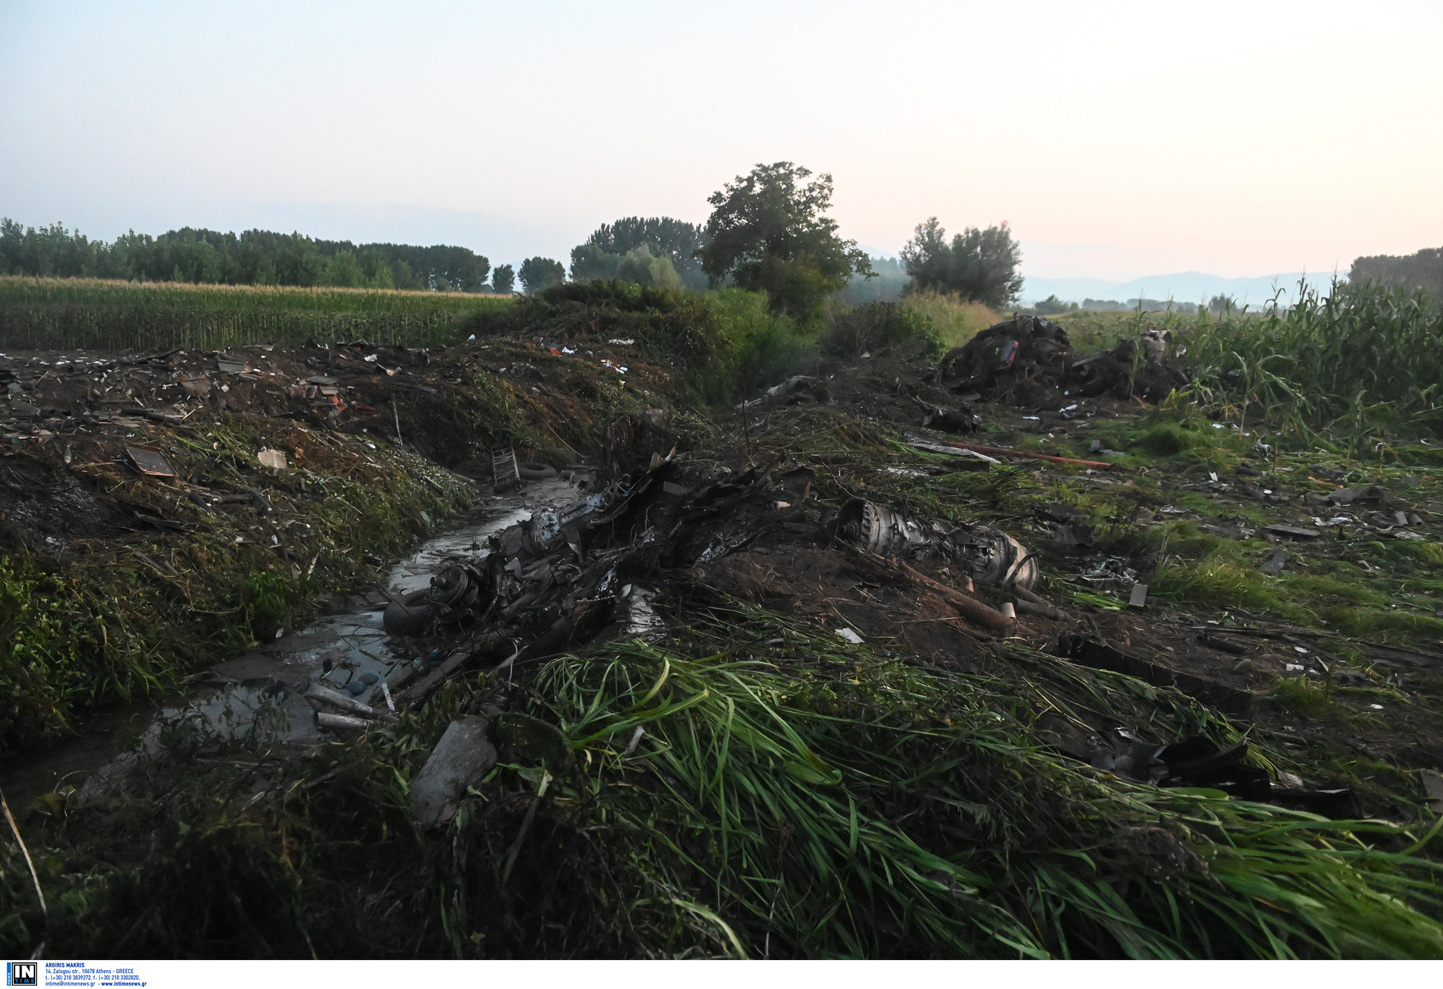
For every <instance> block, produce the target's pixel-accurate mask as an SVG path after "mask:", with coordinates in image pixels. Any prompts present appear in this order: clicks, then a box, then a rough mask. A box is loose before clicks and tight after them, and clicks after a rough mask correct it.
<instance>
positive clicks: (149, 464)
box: [125, 445, 178, 477]
mask: <svg viewBox="0 0 1443 989" xmlns="http://www.w3.org/2000/svg"><path fill="white" fill-rule="evenodd" d="M125 453H126V456H128V457H130V459H131V461H132V462H133V463H134V464H135V467H136V469H137V470H139V471H140V472H141V473H142V474H149V475H150V476H151V477H177V476H178V475H177V474H176V472H175V468H174V467H172V466H171V465H170V461H168V460H166V459H165V455H164V454H162V453H161V452H160V451H159V450H153V449H150V448H148V447H140V446H128V445H127V446H126V448H125Z"/></svg>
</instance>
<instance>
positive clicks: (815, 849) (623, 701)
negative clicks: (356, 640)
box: [534, 616, 1443, 958]
mask: <svg viewBox="0 0 1443 989" xmlns="http://www.w3.org/2000/svg"><path fill="white" fill-rule="evenodd" d="M758 617H760V616H758ZM783 631H784V633H785V634H784V641H785V642H786V647H787V650H788V651H790V652H791V655H792V657H793V658H792V659H790V660H785V659H777V658H768V657H766V656H764V655H762V656H758V655H756V654H755V653H753V654H752V655H748V650H747V647H746V646H745V645H743V644H741V643H740V642H738V644H737V645H736V646H735V647H734V648H733V649H731V650H728V651H726V652H723V653H719V654H713V655H705V656H700V657H687V656H683V655H680V654H677V653H674V652H662V651H659V650H656V649H654V648H651V647H648V646H645V645H643V644H641V643H631V644H621V645H611V646H607V647H603V648H602V649H601V650H600V651H599V652H597V653H596V654H593V655H592V656H590V657H588V658H587V659H585V660H580V659H576V658H572V657H567V658H562V659H559V660H556V661H553V662H552V663H551V664H550V665H549V666H548V667H547V668H546V669H545V670H544V671H543V672H542V673H541V675H540V677H539V678H538V680H537V681H536V683H535V684H534V688H535V694H534V696H536V697H537V698H540V699H544V703H545V704H546V705H547V706H548V707H550V709H551V714H552V716H553V717H555V718H556V719H557V720H559V722H560V724H561V725H562V727H563V729H564V730H565V731H566V732H567V734H568V736H569V737H570V739H571V742H572V746H573V748H574V749H575V750H576V752H577V755H578V765H579V766H580V767H581V768H580V772H581V775H580V777H579V778H571V779H564V780H563V781H562V784H561V785H562V786H563V787H564V788H565V790H566V792H567V793H568V797H567V798H565V799H566V802H568V803H574V804H575V805H576V806H577V807H578V810H579V811H580V812H581V813H582V815H583V818H582V819H583V820H584V821H586V822H587V826H588V827H593V828H598V829H600V830H601V832H602V833H604V834H606V835H608V836H609V838H610V841H611V845H612V857H611V860H610V861H611V868H612V869H613V870H614V871H613V874H614V875H615V876H618V877H621V879H622V885H623V886H624V887H627V888H626V890H625V894H624V895H627V896H629V897H630V898H631V899H630V901H629V902H627V903H626V904H625V906H624V908H625V909H626V910H627V912H628V915H629V916H630V917H631V918H632V922H633V923H634V924H635V925H636V926H637V927H638V928H640V929H646V930H651V931H653V933H654V937H655V948H656V950H658V951H662V952H664V951H668V950H675V947H674V944H675V943H676V942H677V941H678V938H680V941H681V943H685V944H690V945H694V944H696V943H697V942H698V941H709V942H710V943H711V944H712V945H713V946H714V950H715V951H716V952H717V953H718V954H731V955H741V956H753V957H755V956H777V957H1019V956H1021V957H1058V956H1060V957H1097V956H1114V957H1115V956H1119V955H1121V956H1127V957H1137V958H1175V957H1414V958H1418V957H1439V956H1443V925H1440V923H1439V922H1438V920H1437V916H1438V910H1439V909H1440V907H1443V890H1440V887H1439V885H1438V882H1437V870H1438V867H1437V866H1436V865H1434V864H1432V863H1430V862H1428V861H1427V860H1424V859H1421V858H1417V857H1414V856H1413V855H1412V854H1411V852H1410V849H1411V850H1413V851H1416V850H1417V848H1419V847H1421V844H1422V841H1420V840H1417V839H1418V836H1417V835H1414V834H1410V833H1408V832H1406V831H1403V830H1402V829H1399V828H1394V827H1391V826H1388V825H1384V824H1380V823H1361V822H1335V821H1326V820H1322V819H1320V818H1317V817H1315V816H1312V815H1308V814H1302V813H1298V812H1290V811H1284V810H1280V809H1277V808H1273V807H1267V806H1263V805H1254V804H1246V803H1242V802H1238V801H1232V800H1229V799H1227V798H1226V797H1225V796H1224V795H1223V794H1221V793H1217V792H1214V791H1178V790H1173V791H1168V790H1157V789H1154V788H1151V787H1142V786H1133V785H1130V784H1125V783H1121V782H1116V781H1109V780H1107V779H1098V778H1094V777H1093V775H1092V774H1090V773H1088V772H1087V771H1085V770H1083V769H1081V768H1080V767H1079V768H1073V766H1072V765H1069V764H1068V763H1067V762H1066V760H1064V759H1062V758H1061V757H1059V756H1058V755H1056V754H1055V753H1053V752H1050V751H1048V750H1046V749H1045V748H1043V747H1041V746H1039V745H1038V744H1037V742H1036V741H1035V740H1034V739H1033V737H1032V735H1031V732H1030V730H1029V728H1028V724H1029V721H1030V718H1031V717H1033V716H1035V715H1034V714H1033V713H1031V711H1030V708H1029V703H1028V701H1027V700H1025V699H1024V698H1020V697H1016V696H1009V695H1008V693H1006V692H1003V691H1000V690H998V689H997V685H994V684H992V683H990V682H989V681H988V680H986V679H985V678H983V677H978V676H964V675H948V674H943V673H939V672H936V671H931V670H920V669H917V668H915V667H909V666H906V665H904V664H902V663H899V662H895V661H891V660H885V659H881V658H876V657H871V656H869V655H866V654H865V653H864V652H862V651H861V650H858V651H855V652H851V651H844V650H843V649H842V648H841V647H838V646H837V645H836V644H835V643H831V642H829V641H827V640H826V639H824V638H823V637H821V636H817V635H816V634H815V633H808V632H807V631H806V630H804V629H802V628H800V627H796V626H789V627H787V628H785V629H784V630H783ZM733 638H736V636H735V635H734V636H733ZM742 638H745V635H743V636H742ZM795 657H802V659H801V661H800V662H798V661H797V659H796V658H795ZM829 671H830V672H829ZM1038 699H1039V700H1045V699H1046V698H1045V697H1042V698H1038ZM638 730H640V731H638ZM1435 830H1436V828H1435ZM1427 837H1428V836H1426V835H1425V836H1423V840H1426V839H1427ZM1374 840H1377V841H1379V842H1380V843H1381V844H1374V843H1372V842H1373V841H1374ZM1405 846H1407V847H1405ZM1385 849H1387V850H1385ZM628 884H630V885H629V887H628ZM683 931H685V932H688V933H686V934H685V935H682V934H681V933H680V932H683Z"/></svg>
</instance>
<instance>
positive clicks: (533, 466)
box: [516, 460, 556, 481]
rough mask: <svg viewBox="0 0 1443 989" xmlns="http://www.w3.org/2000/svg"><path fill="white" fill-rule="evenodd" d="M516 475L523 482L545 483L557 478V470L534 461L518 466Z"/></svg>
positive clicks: (525, 461) (527, 461) (523, 462)
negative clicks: (519, 476)
mask: <svg viewBox="0 0 1443 989" xmlns="http://www.w3.org/2000/svg"><path fill="white" fill-rule="evenodd" d="M516 473H518V474H520V475H521V480H523V481H545V480H548V479H550V478H553V477H555V476H556V468H555V467H551V466H549V465H547V464H542V463H537V462H536V461H534V460H524V461H522V462H521V463H519V464H517V465H516Z"/></svg>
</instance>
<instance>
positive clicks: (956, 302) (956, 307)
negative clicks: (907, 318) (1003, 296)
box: [902, 290, 1003, 349]
mask: <svg viewBox="0 0 1443 989" xmlns="http://www.w3.org/2000/svg"><path fill="white" fill-rule="evenodd" d="M902 305H903V307H904V308H906V309H910V310H911V311H912V312H914V313H917V314H918V315H921V316H925V317H927V319H929V320H931V321H932V326H933V327H934V328H935V330H936V332H937V336H938V338H939V339H940V340H941V342H942V346H943V348H944V349H951V348H952V347H960V346H962V345H963V344H964V343H966V342H967V341H968V340H971V339H972V338H973V337H974V336H976V335H977V334H978V333H980V332H981V331H982V330H985V329H987V327H989V326H992V325H993V324H995V323H999V322H1001V321H1002V319H1003V317H1002V315H1001V314H1000V313H998V312H997V311H996V310H995V309H989V308H988V307H987V306H984V305H983V304H982V303H980V302H968V301H966V300H965V299H963V298H962V297H961V296H959V295H956V294H955V293H954V294H947V293H943V292H937V291H933V290H928V291H925V292H914V293H912V294H911V295H908V296H905V297H904V298H903V299H902Z"/></svg>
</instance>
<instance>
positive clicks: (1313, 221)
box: [0, 0, 1443, 280]
mask: <svg viewBox="0 0 1443 989" xmlns="http://www.w3.org/2000/svg"><path fill="white" fill-rule="evenodd" d="M1440 124H1443V2H1439V0H1428V2H1417V3H1381V2H1372V3H1359V2H1357V0H1353V2H1350V3H1347V4H1342V3H1337V4H1334V3H1323V2H1317V0H1313V2H1306V3H1268V2H1265V0H1263V2H1259V0H1252V2H1247V3H1225V2H1208V3H1201V2H1193V3H1191V4H1187V5H1183V4H1177V3H1173V4H1165V3H1159V2H1157V0H1152V2H1147V3H1137V4H1125V3H1106V2H1103V3H1080V2H1066V3H1047V2H1032V3H1029V2H1019V0H1009V2H1006V3H1000V2H997V0H990V2H986V3H973V2H966V3H926V2H899V0H892V2H889V3H879V2H875V0H874V2H869V3H847V2H840V0H831V2H826V3H800V2H798V3H786V2H780V0H767V2H761V3H752V2H746V0H731V2H726V3H720V2H713V3H705V4H701V3H694V4H686V3H678V2H671V3H662V2H646V0H616V2H609V3H607V2H589V3H568V2H549V3H548V2H538V0H533V2H530V3H522V4H518V3H515V2H514V0H513V2H509V3H506V4H499V3H454V4H453V3H436V2H416V0H413V2H410V3H406V4H400V3H395V4H367V3H360V2H347V3H304V2H298V0H292V2H286V3H278V4H270V3H260V2H254V0H248V2H245V3H229V4H207V3H199V2H197V0H188V2H185V3H161V2H154V3H124V2H118V0H111V2H106V3H66V2H58V0H49V2H44V3H40V2H28V0H0V215H8V216H10V217H13V218H15V219H17V220H19V221H21V222H22V223H26V224H40V223H49V222H54V221H57V220H58V221H62V222H64V223H65V224H66V225H67V226H72V227H78V228H79V229H80V230H81V231H82V232H84V233H87V234H89V235H91V236H96V237H102V238H105V239H110V238H112V237H114V236H115V235H116V234H118V233H122V232H124V231H125V230H126V229H127V228H134V229H136V230H137V231H144V232H150V233H159V232H161V231H164V230H166V229H170V228H173V227H178V226H183V225H192V226H208V227H212V228H217V229H223V230H229V229H234V230H241V229H245V228H249V227H253V226H259V227H263V228H267V229H278V230H286V231H289V230H300V231H302V232H304V233H309V234H312V235H315V236H321V237H329V238H337V239H351V240H356V241H364V240H391V241H398V242H409V243H434V242H438V241H441V242H447V243H459V244H463V245H465V246H468V247H471V248H473V249H475V250H477V251H480V252H481V253H483V254H485V255H487V256H488V257H490V258H491V259H492V261H493V263H499V262H502V261H511V262H512V263H516V262H518V261H519V260H520V259H521V258H522V257H525V256H528V255H531V254H544V255H548V256H552V257H557V258H560V259H562V260H565V259H566V258H567V257H568V252H569V251H570V248H571V247H572V246H573V245H575V244H577V243H579V242H581V241H582V240H584V239H585V238H586V236H587V235H588V234H589V233H590V232H591V231H592V230H593V229H594V228H595V227H596V226H597V224H599V223H602V222H605V221H609V220H612V219H615V218H616V217H619V216H625V215H633V214H643V215H670V216H676V217H680V218H682V219H687V220H692V221H696V222H702V221H704V220H705V219H706V216H707V214H708V212H709V207H708V205H707V203H706V197H707V195H709V194H710V193H711V192H712V191H713V190H716V189H718V188H720V187H721V185H722V184H723V183H724V182H726V181H727V180H729V179H731V178H733V177H734V176H736V175H737V174H739V173H743V172H746V171H748V170H749V169H750V168H751V167H752V165H754V164H756V163H758V162H773V161H780V160H790V161H794V162H797V163H799V164H802V165H806V166H807V167H809V168H812V169H813V170H815V171H826V172H831V173H832V175H833V177H834V178H835V182H836V197H835V201H834V203H835V205H834V211H833V212H834V215H835V216H836V218H837V219H838V220H839V222H840V223H841V230H842V233H843V234H844V235H845V236H847V237H851V238H855V239H856V240H858V241H859V242H860V243H861V244H863V245H864V246H866V247H868V248H870V249H872V250H874V251H880V252H885V253H895V252H896V251H897V250H898V249H899V248H900V247H901V246H902V244H903V243H904V242H905V241H906V240H907V238H908V237H909V236H910V235H911V233H912V229H913V228H914V227H915V226H916V225H917V224H918V223H919V222H921V221H922V220H924V219H926V218H927V217H928V216H932V215H935V216H937V217H938V218H939V219H940V220H941V222H942V224H943V225H944V226H945V227H946V228H947V229H948V230H949V231H960V230H961V229H962V228H963V227H964V226H986V225H989V224H992V223H997V222H1000V221H1003V220H1006V221H1010V222H1011V224H1012V230H1013V233H1014V234H1015V235H1016V236H1017V237H1018V239H1019V240H1020V241H1021V242H1022V244H1023V248H1024V262H1023V267H1024V271H1025V272H1026V273H1027V274H1029V275H1032V276H1048V277H1066V276H1092V277H1100V278H1112V279H1118V280H1122V279H1127V278H1132V277H1135V276H1139V275H1144V274H1150V273H1158V272H1166V271H1178V270H1186V269H1197V270H1202V271H1208V272H1212V273H1215V274H1219V275H1225V276H1241V275H1263V274H1268V273H1272V272H1277V271H1295V270H1299V269H1306V270H1308V271H1327V270H1332V269H1333V268H1334V267H1338V268H1340V269H1346V268H1347V266H1348V264H1349V263H1350V262H1351V261H1352V259H1353V258H1354V257H1356V256H1358V255H1360V254H1378V253H1410V252H1412V251H1415V250H1418V249H1419V248H1422V247H1436V246H1443V126H1440Z"/></svg>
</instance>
